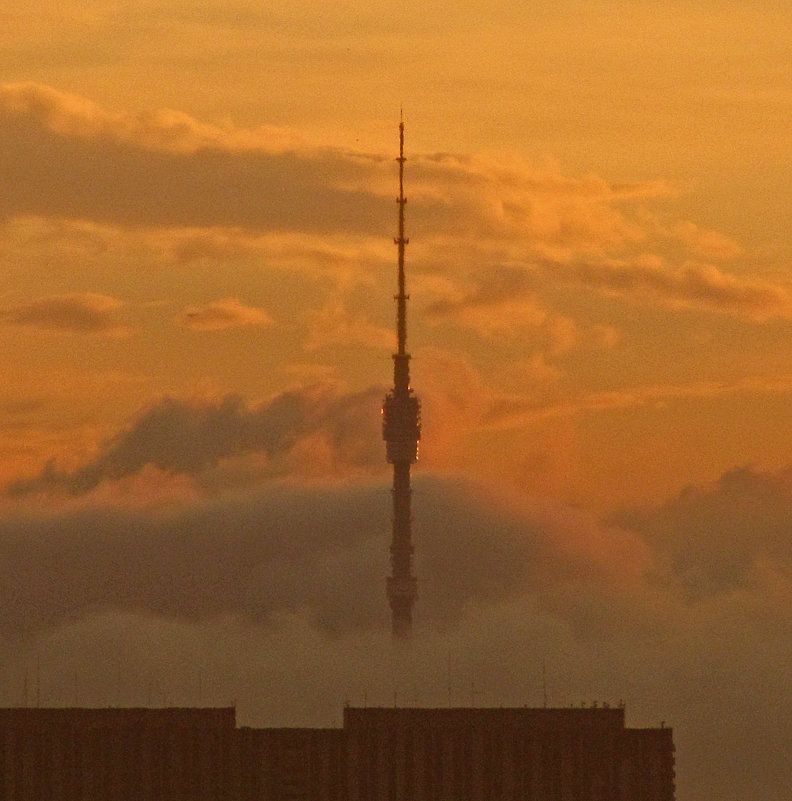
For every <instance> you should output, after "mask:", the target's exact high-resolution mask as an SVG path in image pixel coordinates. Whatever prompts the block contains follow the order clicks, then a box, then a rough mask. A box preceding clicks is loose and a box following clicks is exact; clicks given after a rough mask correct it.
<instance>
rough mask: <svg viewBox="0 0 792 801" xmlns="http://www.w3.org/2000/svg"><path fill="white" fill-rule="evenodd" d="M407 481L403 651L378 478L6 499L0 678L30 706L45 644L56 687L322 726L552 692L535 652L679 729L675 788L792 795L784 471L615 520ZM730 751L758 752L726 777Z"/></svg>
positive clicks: (44, 683)
mask: <svg viewBox="0 0 792 801" xmlns="http://www.w3.org/2000/svg"><path fill="white" fill-rule="evenodd" d="M414 498H415V540H416V545H417V552H416V572H417V575H418V578H419V595H420V598H419V602H418V605H417V607H416V636H415V640H414V642H413V644H412V646H411V647H410V648H408V649H406V650H405V651H404V652H403V653H400V652H394V651H392V650H391V648H390V645H389V642H388V639H389V638H388V633H387V631H388V612H387V603H386V599H385V594H384V577H385V575H386V574H387V572H388V564H387V542H388V539H389V529H390V521H389V503H390V500H389V493H388V485H387V483H386V482H374V483H370V482H363V483H360V482H352V483H350V482H345V483H344V484H328V483H320V484H310V483H304V482H303V483H294V482H290V483H288V484H272V483H265V484H263V485H261V486H258V487H256V488H254V489H248V490H245V491H242V492H239V491H236V492H233V493H229V494H219V495H218V494H214V493H213V494H211V495H208V496H204V497H203V498H201V499H199V500H198V501H197V502H196V501H192V502H190V503H171V504H167V505H164V506H163V505H151V504H149V505H144V506H142V507H140V508H137V509H135V508H134V507H130V506H129V505H128V504H116V503H106V502H103V501H100V500H99V499H86V500H85V502H83V503H80V504H79V505H77V506H76V507H73V508H71V509H69V508H67V509H61V510H52V511H49V512H47V511H35V512H34V511H24V510H23V509H22V508H21V507H19V506H17V507H16V510H15V511H13V510H11V509H9V508H6V511H5V513H4V514H3V516H2V520H0V551H1V552H2V560H0V564H2V575H1V576H0V583H2V586H3V592H4V597H5V598H6V603H5V604H4V605H3V608H2V610H0V634H1V635H2V638H3V639H2V640H0V645H1V646H2V648H3V649H4V651H5V654H6V671H5V673H4V674H3V678H2V680H0V692H3V693H5V695H6V696H7V697H8V698H9V700H14V701H15V702H17V703H18V702H19V694H20V693H21V692H22V688H23V678H24V677H23V672H24V669H25V665H26V664H27V665H28V668H29V665H30V664H31V663H30V660H31V659H34V662H35V658H36V657H34V655H35V653H36V651H37V652H38V657H37V659H38V662H39V664H40V667H39V676H40V681H41V687H42V692H43V693H44V701H45V703H48V704H49V703H73V702H74V698H75V696H76V697H77V698H78V699H80V700H81V702H83V703H85V702H86V700H88V699H92V702H97V703H108V699H109V701H110V702H115V703H118V702H120V703H201V702H203V703H206V702H207V701H208V702H210V703H230V702H231V700H232V699H237V703H238V705H239V709H240V718H241V720H242V722H245V723H252V724H254V725H295V724H302V725H331V724H333V723H334V722H335V720H336V719H337V718H336V716H337V715H338V714H339V710H340V707H341V705H342V703H343V700H344V699H345V698H346V699H348V700H351V701H352V702H353V703H364V702H368V703H377V704H389V703H392V702H393V697H394V695H395V696H396V698H397V701H398V702H399V703H406V704H411V703H415V702H417V703H424V704H426V703H428V704H444V703H446V702H447V701H448V700H449V698H448V693H450V694H451V699H450V700H451V701H452V702H453V703H457V704H468V703H471V698H470V697H469V696H470V694H471V693H474V696H475V699H476V702H478V703H487V704H494V705H498V704H502V703H506V704H520V703H526V702H528V703H536V704H539V703H541V687H542V679H541V673H542V663H543V662H544V663H545V664H546V667H547V687H548V690H549V694H550V701H551V703H552V704H559V705H568V704H570V703H572V704H579V703H580V702H581V701H583V702H586V703H591V702H592V701H594V700H609V701H611V702H614V703H615V702H617V701H618V700H622V699H623V700H626V701H627V704H628V718H629V721H630V723H631V724H632V725H639V726H641V725H658V723H659V720H660V718H661V717H662V718H663V719H665V720H666V721H667V723H669V724H670V725H673V726H674V728H675V732H676V734H675V737H676V743H677V748H678V754H677V756H678V781H679V785H680V793H679V797H680V798H690V797H693V798H702V799H703V798H707V797H708V795H707V794H708V793H709V794H710V797H716V798H718V799H721V801H737V800H738V799H740V798H744V797H755V798H762V799H763V801H764V800H765V799H766V801H783V795H779V794H778V790H777V788H780V787H785V786H788V785H787V779H789V778H792V777H790V774H789V767H788V760H787V758H786V754H787V743H788V739H789V736H790V733H792V707H790V705H789V703H788V699H787V694H785V692H784V686H785V685H784V681H785V679H784V675H785V674H784V669H783V666H784V665H785V664H786V661H785V660H787V658H788V654H789V646H788V644H787V643H788V642H789V639H790V636H792V630H791V629H790V619H792V618H791V617H790V613H791V610H792V607H790V598H792V583H790V575H792V553H791V552H790V549H789V547H788V542H787V540H788V537H786V536H785V535H784V534H783V532H784V531H788V530H789V529H790V527H792V485H791V484H790V481H789V477H788V475H787V474H786V473H782V474H763V473H759V472H756V471H752V470H747V469H742V470H738V471H734V472H732V473H730V474H728V475H726V476H724V477H723V478H722V479H721V480H720V481H719V482H717V483H716V484H713V485H712V486H710V487H707V488H704V487H702V488H692V489H690V490H688V491H686V492H685V493H682V494H681V495H680V496H679V497H678V498H677V499H675V500H674V501H671V502H669V503H668V504H666V505H665V506H663V507H658V508H656V509H653V510H647V511H644V512H640V513H638V512H634V513H632V514H629V515H628V514H625V515H623V516H622V517H621V518H620V519H619V520H618V521H612V522H611V523H603V522H601V521H598V520H596V519H595V518H592V517H591V516H589V515H586V514H584V513H582V512H580V511H577V510H571V509H568V508H564V507H561V506H552V505H547V504H538V503H536V502H528V501H526V500H525V499H520V498H516V497H509V496H505V495H503V494H500V493H496V492H493V491H492V490H491V489H488V488H487V487H485V486H482V485H474V484H471V483H469V482H467V481H462V480H459V479H454V478H450V477H439V476H430V475H426V476H423V477H420V478H419V479H418V480H417V481H416V485H415V495H414ZM728 554H732V558H731V559H729V557H728V556H727V555H728ZM692 590H696V591H692ZM757 649H761V650H762V652H763V656H764V658H763V659H762V660H761V661H760V662H758V663H757V661H756V659H755V654H756V652H757ZM103 693H104V695H103ZM28 698H29V696H28ZM103 699H104V700H103ZM114 699H115V700H114ZM713 714H717V715H718V726H717V727H715V728H713V726H712V724H711V716H712V715H713ZM737 754H740V755H742V756H743V757H744V758H745V759H746V760H749V761H752V762H755V761H756V760H761V761H762V764H763V765H764V769H763V770H762V771H760V772H753V771H746V772H744V773H743V774H742V775H741V777H739V778H737V779H735V778H734V777H732V776H731V775H730V773H729V768H730V765H731V763H732V762H733V760H734V759H735V758H736V755H737ZM705 757H706V758H705ZM727 777H728V778H727ZM774 788H776V789H774Z"/></svg>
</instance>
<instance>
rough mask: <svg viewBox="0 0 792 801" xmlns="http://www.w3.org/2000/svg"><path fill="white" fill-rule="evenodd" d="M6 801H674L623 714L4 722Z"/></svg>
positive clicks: (189, 713)
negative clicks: (337, 724) (285, 725)
mask: <svg viewBox="0 0 792 801" xmlns="http://www.w3.org/2000/svg"><path fill="white" fill-rule="evenodd" d="M0 799H3V801H45V800H46V801H221V800H222V801H254V799H255V800H256V801H512V800H513V801H517V799H520V801H673V800H674V745H673V740H672V730H671V729H669V728H659V729H628V728H626V727H625V720H624V710H623V709H621V708H618V709H616V708H613V709H609V708H588V709H527V708H525V709H415V708H393V709H380V708H366V709H360V708H347V709H345V710H344V725H343V728H341V729H251V728H238V727H237V726H236V721H235V712H234V709H232V708H228V709H2V710H0Z"/></svg>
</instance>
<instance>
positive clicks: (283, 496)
mask: <svg viewBox="0 0 792 801" xmlns="http://www.w3.org/2000/svg"><path fill="white" fill-rule="evenodd" d="M493 500H494V497H493V496H492V495H491V494H490V493H488V492H487V491H485V490H484V489H483V488H481V487H476V486H475V485H471V484H469V483H467V482H461V481H459V480H451V479H440V478H435V477H428V476H427V477H423V478H419V479H418V481H417V483H416V504H415V508H416V521H418V522H417V527H416V537H417V539H418V541H419V542H420V546H419V555H418V557H417V571H418V573H419V575H421V576H423V577H424V578H423V579H422V582H421V597H422V608H423V609H424V612H423V615H424V620H425V621H426V622H428V623H431V624H432V625H439V626H447V625H450V624H451V623H452V622H453V621H456V620H458V619H459V618H460V616H461V615H462V614H464V610H465V609H466V608H467V607H468V606H469V605H470V604H476V605H478V604H484V603H493V602H500V601H502V600H504V599H508V598H510V597H511V598H513V597H522V596H523V595H524V594H525V593H526V592H530V593H531V594H532V595H536V596H537V597H539V598H540V599H541V601H540V602H541V603H542V605H544V606H545V607H546V608H547V609H548V610H552V611H553V612H554V613H558V614H564V615H568V616H569V617H570V619H571V620H575V619H577V618H576V616H580V617H579V620H578V623H579V625H580V626H581V627H583V626H585V624H586V620H587V619H588V618H589V617H590V616H591V614H592V607H591V606H590V605H593V606H595V607H599V606H600V603H601V602H600V601H599V600H597V598H596V596H597V595H599V594H602V595H604V596H607V597H608V598H609V599H610V602H611V603H613V604H615V605H616V606H619V605H620V604H621V603H622V602H623V600H619V599H620V598H622V599H623V596H624V592H625V587H629V586H632V585H633V584H634V583H635V581H636V577H637V576H639V575H640V570H641V565H642V564H643V562H644V561H645V558H646V549H645V546H644V545H643V544H642V543H641V541H640V540H639V539H637V538H635V537H634V536H632V535H629V534H626V533H621V532H619V531H617V530H616V529H613V530H612V531H611V532H610V533H609V534H608V535H607V536H606V537H605V538H603V535H602V534H598V533H597V532H596V525H594V524H593V523H592V522H589V523H586V524H585V527H584V528H581V524H582V523H583V522H584V517H583V516H581V515H574V516H572V517H570V518H569V519H566V520H565V519H563V518H562V517H557V518H553V517H552V516H548V515H543V514H541V513H536V512H532V511H530V510H529V508H527V507H526V508H520V507H519V506H517V507H513V508H510V507H509V506H502V507H500V508H499V507H498V505H497V504H493ZM388 509H389V498H388V492H387V487H386V486H385V485H384V484H366V483H359V482H358V483H347V484H345V485H333V484H314V485H311V484H290V485H277V484H275V485H273V484H269V485H266V486H264V487H261V488H257V489H255V490H253V491H248V492H245V493H243V494H240V493H234V494H229V495H220V496H215V497H207V498H203V499H199V500H198V501H197V502H195V500H194V499H191V501H190V503H189V504H187V503H171V504H169V505H167V506H166V507H164V508H163V507H161V506H156V505H155V506H148V507H143V508H137V509H135V508H131V507H129V506H128V505H126V506H125V505H115V504H106V503H97V502H96V501H95V500H93V501H92V500H89V501H88V502H87V503H86V504H84V505H81V506H78V507H76V508H72V509H69V508H66V509H65V510H63V511H57V510H56V511H52V512H49V513H48V512H40V513H32V512H19V511H17V512H10V513H7V514H5V515H4V516H3V517H2V518H0V552H1V553H2V556H3V559H2V571H0V583H2V585H3V586H4V588H5V591H4V592H5V597H6V599H7V603H6V604H5V605H4V608H3V610H2V611H0V631H2V632H4V633H5V634H6V635H7V636H19V635H21V634H22V633H23V632H27V633H28V634H29V633H32V632H35V631H39V630H44V629H52V628H58V627H60V626H63V625H64V624H66V623H68V622H70V621H74V620H76V619H80V618H84V617H85V616H87V615H90V614H92V613H94V612H95V611H97V610H116V611H122V612H134V613H146V614H151V615H161V616H165V617H172V618H176V619H185V620H200V619H206V618H211V617H214V616H218V615H225V614H234V615H241V616H244V617H246V618H248V619H250V620H252V621H260V622H265V621H268V620H271V619H272V617H273V616H275V615H277V614H282V613H285V612H289V613H301V614H302V613H305V614H307V616H308V619H310V620H311V621H313V622H314V624H315V625H317V626H319V627H320V628H327V629H328V630H338V629H342V630H343V629H349V628H355V627H359V626H363V627H369V628H370V627H379V626H381V625H383V623H384V622H385V620H384V614H383V613H384V609H385V606H384V604H383V602H382V598H383V592H382V589H383V587H382V585H383V581H384V579H383V576H384V575H385V572H386V570H387V565H386V548H385V547H383V545H384V543H385V542H386V540H387V538H388V531H389V525H390V524H389V514H388ZM584 531H585V532H586V533H583V532H584ZM578 532H579V533H578ZM451 552H453V553H455V554H456V557H455V558H454V559H453V560H449V559H448V554H449V553H451ZM55 566H57V569H55ZM308 577H310V580H307V579H308ZM571 583H574V584H575V585H576V587H577V594H576V599H575V601H574V603H570V602H569V599H568V598H566V597H565V595H566V593H565V591H562V589H561V588H562V587H564V586H567V585H570V584H571ZM603 611H604V610H603ZM623 614H626V610H623V611H622V615H623ZM628 617H629V616H628ZM608 618H609V619H608V620H606V619H605V618H602V619H600V620H599V622H598V624H597V625H598V626H599V627H605V628H607V627H608V626H610V625H613V624H615V623H616V621H617V619H619V618H617V613H616V610H615V609H614V610H612V611H611V612H610V613H609V614H608ZM619 620H620V625H629V622H628V620H627V619H626V618H624V617H623V616H622V617H621V618H620V619H619ZM576 625H577V624H576ZM591 625H594V624H593V623H591ZM581 630H582V629H581Z"/></svg>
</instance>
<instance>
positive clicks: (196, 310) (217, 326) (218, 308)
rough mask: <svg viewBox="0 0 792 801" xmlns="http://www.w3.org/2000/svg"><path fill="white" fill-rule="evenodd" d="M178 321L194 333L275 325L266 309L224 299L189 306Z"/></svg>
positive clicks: (231, 299) (234, 299) (232, 299)
mask: <svg viewBox="0 0 792 801" xmlns="http://www.w3.org/2000/svg"><path fill="white" fill-rule="evenodd" d="M178 321H179V323H180V324H181V325H183V326H185V327H186V328H190V329H192V330H194V331H222V330H225V329H226V328H240V327H243V326H249V325H262V326H270V325H272V324H273V320H272V318H271V317H270V316H269V314H267V312H266V311H264V309H259V308H256V307H254V306H246V305H245V304H244V303H242V302H241V301H240V300H239V299H238V298H223V299H222V300H215V301H212V302H211V303H205V304H203V305H202V306H188V307H187V308H186V309H185V310H184V311H183V312H182V313H181V314H180V315H179V317H178Z"/></svg>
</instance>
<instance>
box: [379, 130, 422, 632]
mask: <svg viewBox="0 0 792 801" xmlns="http://www.w3.org/2000/svg"><path fill="white" fill-rule="evenodd" d="M397 161H398V162H399V197H397V198H396V203H397V204H398V206H399V229H398V236H397V237H395V238H394V240H393V241H394V243H395V244H396V246H397V248H398V293H397V294H396V295H395V296H394V298H395V300H396V339H397V349H396V353H394V354H393V389H392V390H391V391H390V392H389V393H388V394H387V395H386V396H385V402H384V404H383V407H382V437H383V439H384V440H385V446H386V456H387V460H388V462H389V463H390V464H392V465H393V490H392V498H393V534H392V538H391V546H390V558H391V574H390V576H388V580H387V585H386V587H387V594H388V601H389V603H390V607H391V614H392V626H393V635H394V637H406V636H408V635H409V634H410V631H411V629H412V610H413V606H414V604H415V601H416V598H417V597H418V592H417V586H416V580H415V576H414V575H413V569H412V556H413V544H412V510H411V504H412V489H411V487H410V466H411V465H412V464H413V463H414V462H415V461H416V460H417V458H418V442H419V441H420V439H421V405H420V402H419V400H418V398H417V397H416V396H415V395H414V394H413V391H412V389H411V387H410V354H409V353H408V352H407V299H408V298H409V295H407V293H406V288H405V275H404V254H405V248H406V246H407V243H408V242H409V240H408V239H407V238H406V237H405V235H404V206H405V204H406V203H407V199H406V198H405V197H404V162H405V161H406V159H405V157H404V123H403V122H401V123H399V158H398V159H397Z"/></svg>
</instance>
